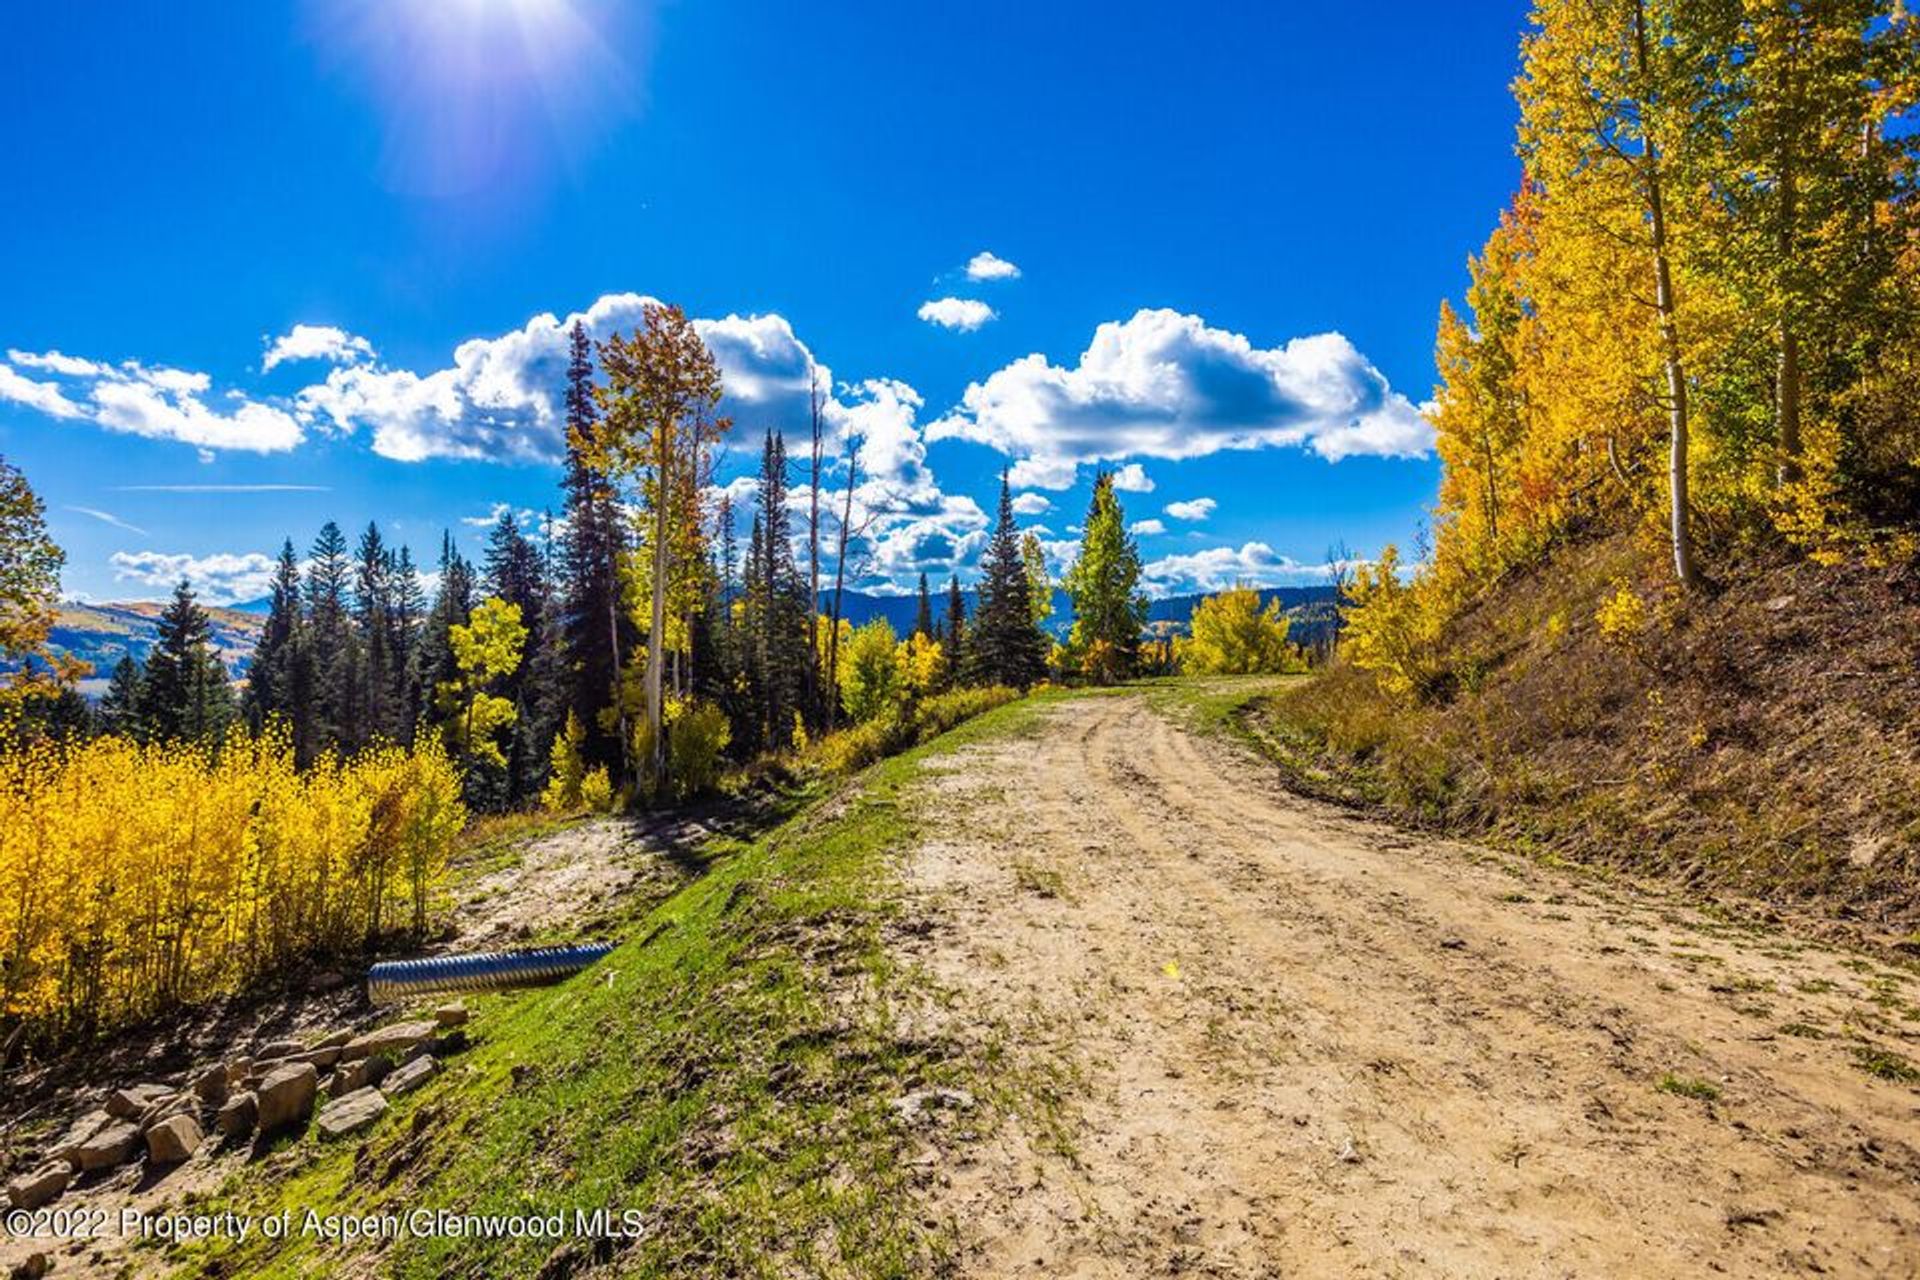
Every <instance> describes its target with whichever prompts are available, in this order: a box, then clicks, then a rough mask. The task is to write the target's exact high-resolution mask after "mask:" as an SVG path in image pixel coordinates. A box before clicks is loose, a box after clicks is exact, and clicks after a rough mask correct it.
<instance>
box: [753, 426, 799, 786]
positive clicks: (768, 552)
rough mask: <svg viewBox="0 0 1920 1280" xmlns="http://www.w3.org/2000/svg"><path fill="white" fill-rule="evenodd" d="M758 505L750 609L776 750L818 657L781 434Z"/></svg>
mask: <svg viewBox="0 0 1920 1280" xmlns="http://www.w3.org/2000/svg"><path fill="white" fill-rule="evenodd" d="M759 504H760V509H759V513H758V516H757V517H756V519H755V532H756V534H757V537H758V543H757V548H756V554H757V558H758V560H759V563H758V565H757V567H756V569H755V571H754V575H753V581H752V583H751V585H750V587H749V590H750V591H754V592H757V593H758V599H757V600H755V601H753V602H752V603H751V604H750V607H749V617H750V618H751V619H752V622H753V627H754V629H753V633H752V637H751V638H752V643H753V645H754V665H755V667H756V674H757V680H756V684H757V685H758V693H759V699H760V713H761V740H762V745H763V746H764V747H766V748H769V749H772V750H779V749H780V748H783V747H785V746H786V745H787V744H788V743H789V742H791V741H792V738H793V719H794V713H795V712H796V711H799V710H801V709H802V708H801V705H800V704H801V695H802V693H803V691H804V688H805V668H806V666H807V664H809V663H811V662H813V661H814V651H813V638H812V636H811V635H810V634H808V633H809V631H810V630H811V628H812V625H813V609H812V608H811V607H810V605H809V604H808V601H807V598H806V593H807V588H806V583H805V581H804V580H803V579H802V578H801V576H800V567H799V565H798V563H797V562H796V561H795V559H794V555H793V531H792V526H791V522H790V517H789V513H788V509H787V448H786V442H785V441H784V440H783V439H782V438H781V436H780V434H779V433H778V432H771V431H770V432H768V433H767V437H766V443H765V445H764V446H763V448H762V451H761V459H760V492H759Z"/></svg>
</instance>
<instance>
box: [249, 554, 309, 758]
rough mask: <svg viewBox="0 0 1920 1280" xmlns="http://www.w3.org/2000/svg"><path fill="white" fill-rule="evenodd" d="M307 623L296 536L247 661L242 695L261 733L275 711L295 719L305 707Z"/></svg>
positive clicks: (252, 724) (284, 556) (277, 569)
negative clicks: (302, 672)
mask: <svg viewBox="0 0 1920 1280" xmlns="http://www.w3.org/2000/svg"><path fill="white" fill-rule="evenodd" d="M305 629H306V623H305V620H304V618H303V617H302V615H301V612H300V559H299V557H298V556H297V555H296V554H295V553H294V550H293V539H291V538H288V539H287V540H286V541H285V542H283V543H282V544H281V546H280V559H279V562H278V563H277V564H276V565H275V566H274V571H273V591H272V594H271V595H270V596H269V598H268V604H267V620H266V622H265V623H264V624H263V625H262V626H261V628H260V639H259V641H258V642H257V643H256V644H255V645H254V650H253V661H252V662H251V663H250V664H249V665H248V667H247V692H246V696H245V698H244V699H243V701H242V706H243V709H244V711H245V714H246V720H247V724H248V725H249V726H250V727H251V728H252V729H253V731H254V732H255V733H258V732H259V731H260V730H261V729H263V728H265V727H266V724H267V721H268V720H269V719H271V718H272V717H273V716H276V715H278V716H285V717H287V718H288V719H290V720H295V726H294V727H295V730H296V736H297V732H298V723H297V719H296V717H298V716H299V715H301V714H302V713H303V712H304V710H305V708H304V707H302V706H301V705H299V704H300V702H301V699H302V698H303V696H304V694H305V692H306V691H305V689H304V688H303V687H302V681H301V680H300V679H299V675H300V671H299V667H300V664H301V663H302V662H303V661H304V658H305V655H304V653H303V652H302V650H303V648H304V645H305Z"/></svg>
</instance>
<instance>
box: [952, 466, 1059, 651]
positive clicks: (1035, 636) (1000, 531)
mask: <svg viewBox="0 0 1920 1280" xmlns="http://www.w3.org/2000/svg"><path fill="white" fill-rule="evenodd" d="M980 575H981V577H980V607H979V609H977V610H976V611H975V613H974V618H973V634H972V635H971V636H970V637H969V643H968V654H967V657H968V660H969V662H970V664H971V667H972V672H973V678H974V679H975V680H976V681H977V682H979V683H981V684H1004V685H1011V686H1013V687H1014V688H1016V689H1026V688H1029V687H1031V686H1032V685H1033V684H1034V683H1036V682H1037V681H1039V680H1040V679H1041V677H1043V676H1044V675H1045V674H1046V670H1047V640H1046V637H1045V636H1044V635H1042V634H1041V631H1040V628H1038V627H1036V626H1034V625H1033V606H1032V603H1031V599H1030V596H1031V589H1030V584H1029V583H1028V581H1027V566H1026V562H1025V561H1024V560H1023V559H1021V556H1020V532H1019V530H1018V529H1016V528H1015V527H1014V523H1013V492H1012V490H1011V489H1009V488H1008V486H1007V477H1006V474H1005V473H1004V472H1003V473H1001V476H1000V518H999V520H998V521H997V522H996V524H995V526H994V530H993V538H992V540H991V541H989V542H988V543H987V549H986V551H985V552H984V553H983V554H982V555H981V557H980Z"/></svg>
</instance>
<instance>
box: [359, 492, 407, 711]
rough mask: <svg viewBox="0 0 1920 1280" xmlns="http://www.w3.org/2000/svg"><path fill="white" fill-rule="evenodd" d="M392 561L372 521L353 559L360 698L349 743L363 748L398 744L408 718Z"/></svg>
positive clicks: (389, 552) (361, 538)
mask: <svg viewBox="0 0 1920 1280" xmlns="http://www.w3.org/2000/svg"><path fill="white" fill-rule="evenodd" d="M393 577H394V559H393V553H392V552H391V551H390V550H388V548H387V545H386V540H385V539H384V538H382V537H381V536H380V527H379V526H378V525H376V524H374V523H372V522H371V521H369V522H368V524H367V528H366V531H365V532H364V533H362V534H361V535H360V545H359V548H358V550H357V552H356V554H355V559H354V578H353V623H354V631H355V640H356V642H357V644H356V649H357V652H358V654H359V661H358V662H357V663H356V664H355V668H354V676H355V678H356V680H357V681H358V683H359V693H358V695H357V696H356V697H355V699H354V705H355V711H356V712H357V716H356V723H355V724H354V725H353V730H352V734H351V743H352V745H353V746H355V747H361V746H365V745H366V744H367V743H369V742H371V741H373V740H374V739H376V738H379V739H383V740H385V741H388V742H397V741H399V740H400V726H401V724H402V722H403V720H404V718H405V707H406V685H407V681H406V666H405V655H404V654H402V653H400V652H398V651H397V649H396V645H395V637H394V633H393V592H394V584H393Z"/></svg>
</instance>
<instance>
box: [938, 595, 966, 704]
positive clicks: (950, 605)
mask: <svg viewBox="0 0 1920 1280" xmlns="http://www.w3.org/2000/svg"><path fill="white" fill-rule="evenodd" d="M940 643H941V645H942V647H944V648H945V649H946V655H947V679H948V680H949V681H954V682H957V681H958V680H959V679H960V677H961V675H962V674H964V673H965V671H966V669H967V598H966V597H965V596H963V595H961V594H960V575H958V574H955V575H954V576H952V577H950V578H948V579H947V625H946V629H945V634H944V635H942V636H941V638H940Z"/></svg>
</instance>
